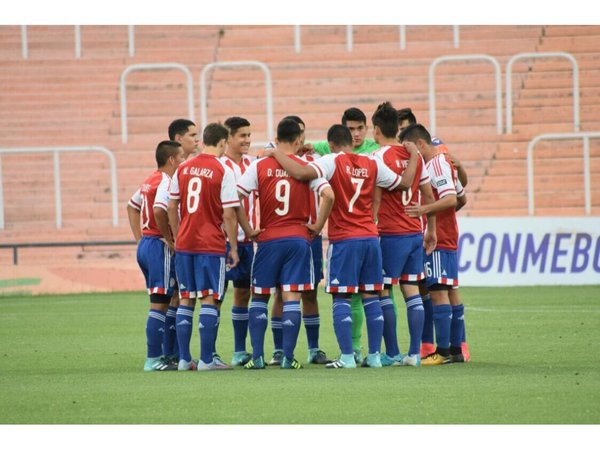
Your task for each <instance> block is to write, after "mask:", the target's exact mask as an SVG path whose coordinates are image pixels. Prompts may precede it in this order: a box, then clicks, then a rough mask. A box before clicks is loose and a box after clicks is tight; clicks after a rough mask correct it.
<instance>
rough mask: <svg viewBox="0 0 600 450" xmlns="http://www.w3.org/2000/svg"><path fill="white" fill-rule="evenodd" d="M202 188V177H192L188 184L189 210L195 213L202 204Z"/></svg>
mask: <svg viewBox="0 0 600 450" xmlns="http://www.w3.org/2000/svg"><path fill="white" fill-rule="evenodd" d="M201 190H202V179H201V178H192V179H190V181H189V182H188V186H187V191H188V194H187V210H188V213H190V214H191V213H194V212H196V210H197V209H198V206H200V191H201Z"/></svg>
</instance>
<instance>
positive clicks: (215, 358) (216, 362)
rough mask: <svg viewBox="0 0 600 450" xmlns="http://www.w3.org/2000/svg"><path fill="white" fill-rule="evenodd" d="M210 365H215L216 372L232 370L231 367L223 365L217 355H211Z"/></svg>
mask: <svg viewBox="0 0 600 450" xmlns="http://www.w3.org/2000/svg"><path fill="white" fill-rule="evenodd" d="M212 363H213V364H214V365H215V368H216V369H218V370H232V369H233V367H231V366H229V365H227V364H225V363H224V362H223V360H222V359H221V357H220V356H219V355H217V354H215V355H213V360H212ZM198 367H199V366H198Z"/></svg>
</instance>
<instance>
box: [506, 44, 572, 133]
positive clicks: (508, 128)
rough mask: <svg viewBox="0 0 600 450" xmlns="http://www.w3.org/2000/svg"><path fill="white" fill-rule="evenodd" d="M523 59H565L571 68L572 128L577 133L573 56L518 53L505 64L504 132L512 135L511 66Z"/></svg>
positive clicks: (563, 53)
mask: <svg viewBox="0 0 600 450" xmlns="http://www.w3.org/2000/svg"><path fill="white" fill-rule="evenodd" d="M524 58H565V59H567V60H568V61H570V62H571V65H572V66H573V127H574V131H576V132H577V131H579V130H580V126H579V66H578V65H577V60H576V59H575V57H573V55H571V54H570V53H566V52H540V53H518V54H516V55H514V56H513V57H511V58H510V59H509V61H508V63H507V64H506V132H507V133H509V134H510V133H512V66H513V64H514V63H515V61H518V60H519V59H524Z"/></svg>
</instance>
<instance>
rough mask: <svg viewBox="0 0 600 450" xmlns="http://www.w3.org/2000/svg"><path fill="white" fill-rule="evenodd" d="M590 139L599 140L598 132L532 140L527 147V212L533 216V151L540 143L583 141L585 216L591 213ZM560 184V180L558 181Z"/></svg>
mask: <svg viewBox="0 0 600 450" xmlns="http://www.w3.org/2000/svg"><path fill="white" fill-rule="evenodd" d="M590 138H600V131H593V132H578V133H548V134H540V135H539V136H536V137H535V138H533V139H532V140H531V141H530V142H529V145H528V146H527V198H528V212H529V215H530V216H533V214H534V212H535V199H534V185H533V150H534V148H535V146H536V144H537V143H538V142H540V141H549V140H555V141H556V140H572V139H583V189H584V194H583V195H584V199H585V201H584V202H585V214H586V215H588V216H589V215H590V214H591V212H592V197H591V178H590ZM559 182H560V180H559Z"/></svg>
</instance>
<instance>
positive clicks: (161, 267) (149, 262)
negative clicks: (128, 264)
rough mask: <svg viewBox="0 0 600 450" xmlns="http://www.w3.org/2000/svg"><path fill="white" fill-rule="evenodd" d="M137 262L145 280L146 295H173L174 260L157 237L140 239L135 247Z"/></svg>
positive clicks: (166, 247) (167, 248)
mask: <svg viewBox="0 0 600 450" xmlns="http://www.w3.org/2000/svg"><path fill="white" fill-rule="evenodd" d="M137 262H138V264H139V266H140V269H142V273H143V274H144V278H145V279H146V288H147V289H148V294H163V295H172V294H173V289H174V288H175V283H176V282H175V259H174V257H173V256H171V254H170V252H169V247H168V246H167V244H165V243H164V242H163V241H161V240H160V238H159V237H153V236H144V237H142V240H141V241H140V243H139V244H138V247H137Z"/></svg>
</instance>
